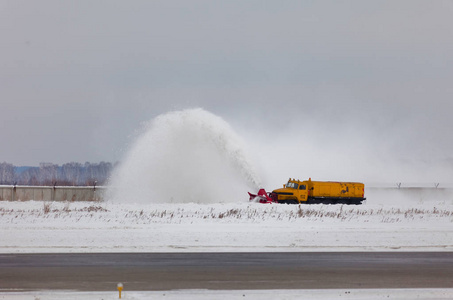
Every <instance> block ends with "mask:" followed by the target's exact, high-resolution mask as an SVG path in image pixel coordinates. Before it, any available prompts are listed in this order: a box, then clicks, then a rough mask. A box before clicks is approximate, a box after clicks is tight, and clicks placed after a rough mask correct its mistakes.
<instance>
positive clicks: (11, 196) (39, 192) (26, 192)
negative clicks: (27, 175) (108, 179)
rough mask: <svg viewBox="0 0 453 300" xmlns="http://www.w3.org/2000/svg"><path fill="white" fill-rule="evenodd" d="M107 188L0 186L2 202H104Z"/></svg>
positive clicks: (0, 199)
mask: <svg viewBox="0 0 453 300" xmlns="http://www.w3.org/2000/svg"><path fill="white" fill-rule="evenodd" d="M105 190H106V188H105V187H92V186H91V187H85V186H84V187H74V186H70V187H68V186H55V187H53V186H0V201H29V200H35V201H102V200H104V193H105Z"/></svg>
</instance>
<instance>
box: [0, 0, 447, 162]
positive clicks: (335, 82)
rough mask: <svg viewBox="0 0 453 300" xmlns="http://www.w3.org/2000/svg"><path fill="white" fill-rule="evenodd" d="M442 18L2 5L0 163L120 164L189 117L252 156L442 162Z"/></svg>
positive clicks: (258, 5) (439, 8) (408, 10)
mask: <svg viewBox="0 0 453 300" xmlns="http://www.w3.org/2000/svg"><path fill="white" fill-rule="evenodd" d="M452 15H453V2H452V1H299V0H296V1H196V0H194V1H46V0H44V1H18V0H14V1H4V0H3V1H0V35H1V39H0V54H1V55H0V99H1V100H0V101H1V118H0V120H1V121H0V124H1V128H0V141H2V143H1V146H0V161H6V162H10V163H14V164H16V165H37V164H38V163H39V162H53V163H60V164H61V163H65V162H70V161H78V162H85V161H90V162H98V161H101V160H103V161H116V160H120V159H121V157H122V154H123V153H124V150H125V149H126V148H125V147H126V145H127V143H129V142H130V141H131V136H133V135H134V132H135V131H136V130H137V129H138V128H140V124H141V123H142V122H144V121H148V120H150V119H152V118H154V117H155V116H157V115H159V114H162V113H165V112H168V111H170V110H174V109H185V108H193V107H202V108H205V109H206V110H208V111H211V112H213V113H215V114H217V115H219V116H221V117H222V118H224V119H225V120H227V121H228V122H229V123H230V124H231V125H232V126H233V128H234V129H235V130H236V131H237V132H238V133H239V134H240V135H243V136H244V137H245V138H246V139H247V138H251V137H255V139H256V141H259V140H261V142H262V143H268V142H272V141H276V140H278V141H279V142H280V143H285V139H286V140H287V141H289V139H287V138H289V137H290V136H293V137H294V136H296V135H298V136H301V137H302V136H306V137H307V139H308V138H312V139H313V143H312V145H314V146H312V147H313V149H312V150H313V152H314V153H316V150H317V147H318V146H319V147H321V148H323V151H325V149H326V148H330V147H332V149H334V150H335V151H341V152H345V150H344V149H345V147H339V149H337V148H335V147H338V145H343V146H348V147H349V146H351V145H355V146H354V147H353V148H354V151H353V152H351V153H350V155H360V154H361V153H362V154H363V153H367V155H366V157H375V158H384V159H389V158H391V159H399V160H405V159H406V160H410V161H422V162H425V163H430V162H438V161H443V160H444V159H447V158H450V159H452V158H453V134H452V133H451V131H452V129H453V118H452V116H451V114H452V112H453V18H452ZM286 133H288V135H285V134H286ZM289 133H291V134H289ZM304 133H307V135H304ZM345 140H350V141H351V142H350V143H349V142H348V143H347V142H345ZM332 143H334V144H332ZM291 146H293V147H297V146H299V145H298V144H294V143H291V142H288V147H291ZM345 153H346V154H348V152H347V151H346V152H345ZM327 154H328V153H327Z"/></svg>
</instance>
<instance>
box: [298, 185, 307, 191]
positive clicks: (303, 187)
mask: <svg viewBox="0 0 453 300" xmlns="http://www.w3.org/2000/svg"><path fill="white" fill-rule="evenodd" d="M306 189H307V187H306V186H305V184H301V185H300V187H299V190H306Z"/></svg>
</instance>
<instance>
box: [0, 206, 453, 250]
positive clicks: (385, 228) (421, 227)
mask: <svg viewBox="0 0 453 300" xmlns="http://www.w3.org/2000/svg"><path fill="white" fill-rule="evenodd" d="M371 198H373V197H371ZM380 199H389V198H388V197H384V198H380ZM450 199H451V198H448V197H447V198H444V199H442V200H438V201H437V200H436V201H433V200H427V199H421V200H417V201H403V200H401V199H400V200H399V201H400V202H397V203H395V202H394V201H389V202H388V203H387V202H386V201H384V200H382V201H372V200H371V199H369V200H367V203H365V204H364V205H360V206H348V205H279V204H259V203H246V202H244V203H224V204H221V203H219V204H193V203H167V204H118V203H109V202H41V201H27V202H0V216H1V217H0V235H1V237H2V238H1V239H0V253H25V252H27V253H37V252H203V251H214V252H215V251H318V250H320V251H428V250H433V251H452V250H453V205H452V203H453V202H452V200H450Z"/></svg>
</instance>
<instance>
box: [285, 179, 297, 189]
mask: <svg viewBox="0 0 453 300" xmlns="http://www.w3.org/2000/svg"><path fill="white" fill-rule="evenodd" d="M298 186H299V185H298V184H297V183H295V182H291V181H288V183H287V184H286V187H287V188H289V189H297V187H298Z"/></svg>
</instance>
